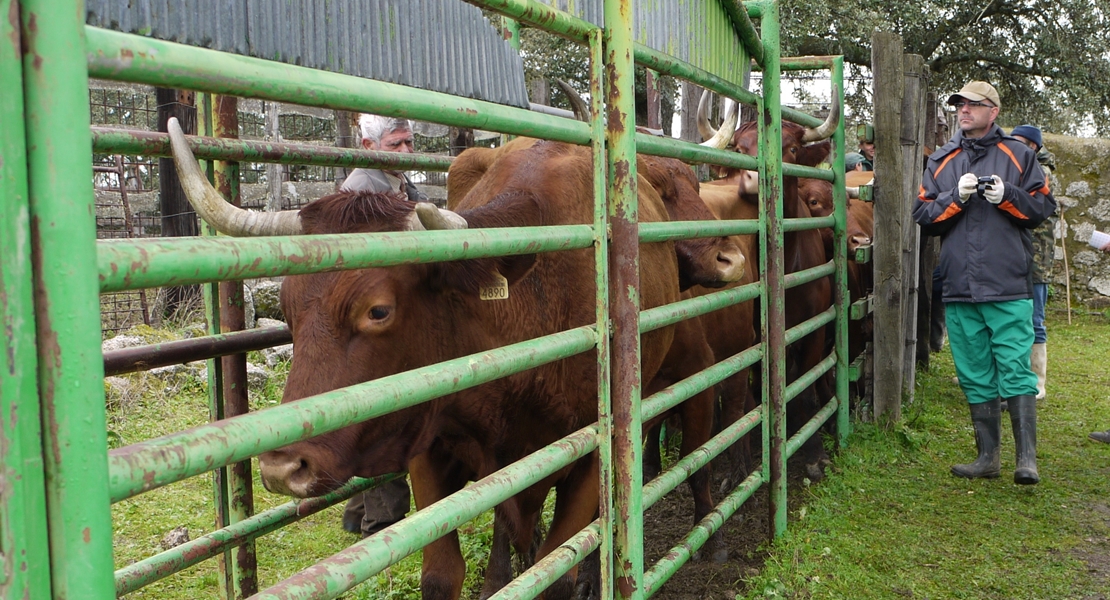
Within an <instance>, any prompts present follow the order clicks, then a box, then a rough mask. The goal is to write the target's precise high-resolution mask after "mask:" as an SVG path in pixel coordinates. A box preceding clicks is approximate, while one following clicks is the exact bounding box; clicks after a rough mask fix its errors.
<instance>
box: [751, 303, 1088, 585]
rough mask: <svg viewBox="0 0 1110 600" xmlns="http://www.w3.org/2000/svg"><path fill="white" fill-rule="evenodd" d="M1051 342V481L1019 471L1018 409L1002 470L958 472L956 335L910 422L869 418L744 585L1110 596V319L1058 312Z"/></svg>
mask: <svg viewBox="0 0 1110 600" xmlns="http://www.w3.org/2000/svg"><path fill="white" fill-rule="evenodd" d="M1048 349H1049V363H1048V364H1049V377H1048V394H1047V398H1046V399H1045V400H1043V401H1041V402H1040V403H1039V404H1038V424H1037V425H1038V426H1037V434H1038V438H1039V439H1038V448H1037V456H1038V467H1039V471H1040V474H1041V483H1040V484H1039V485H1036V486H1018V485H1015V484H1014V483H1013V480H1012V472H1013V468H1014V453H1013V436H1012V435H1011V433H1010V428H1009V427H1008V426H1007V423H1006V421H1008V419H1007V418H1006V415H1005V414H1004V415H1003V437H1002V440H1003V441H1002V471H1003V476H1002V478H1000V479H995V480H975V481H968V480H963V479H958V478H955V477H952V476H951V475H949V473H948V467H949V466H950V465H951V464H954V463H958V462H968V461H970V460H971V459H972V458H974V455H975V454H974V452H975V450H974V448H975V444H974V437H973V433H972V429H971V423H970V418H969V415H968V409H967V405H966V403H965V401H964V398H963V395H962V394H961V392H960V390H959V388H958V386H957V385H956V384H955V383H953V381H952V378H953V376H954V375H955V369H954V366H953V365H952V358H951V354H950V353H949V352H948V351H947V349H946V350H945V351H943V352H942V353H940V354H934V355H933V361H932V363H933V364H932V365H931V369H930V371H929V372H919V373H918V387H917V390H916V399H915V401H914V403H913V404H912V405H910V406H907V407H906V408H905V411H904V415H903V416H904V422H903V423H902V424H901V425H900V426H898V427H896V428H894V429H893V430H892V431H883V430H880V429H878V428H876V427H875V426H872V425H859V426H857V428H856V431H855V432H854V434H853V435H852V436H851V438H850V440H849V446H848V447H847V448H845V449H843V450H841V451H840V452H839V453H838V454H837V455H836V456H835V458H834V461H833V462H834V466H833V468H832V471H833V476H831V477H829V478H827V479H826V481H825V482H824V483H822V484H821V485H818V486H812V487H810V488H808V489H807V490H806V491H804V492H803V493H804V494H806V498H804V499H803V507H802V508H800V509H798V510H796V511H795V512H794V513H793V514H792V515H791V524H790V531H789V533H788V534H787V535H786V536H785V537H784V538H783V539H781V540H779V541H778V542H776V543H775V544H773V545H772V547H771V550H770V555H769V557H768V558H767V559H766V562H765V565H764V568H763V570H762V571H761V573H760V575H759V576H757V577H755V578H753V579H752V580H751V581H749V582H748V585H747V592H745V594H743V595H741V596H740V597H742V598H750V599H755V598H845V599H853V600H864V599H886V598H891V599H901V598H919V599H925V598H968V599H972V598H974V599H984V600H985V599H998V600H1003V599H1005V600H1019V599H1083V600H1094V599H1105V598H1107V596H1106V594H1107V593H1108V590H1110V540H1108V537H1110V508H1108V503H1110V496H1108V494H1107V492H1108V491H1110V445H1106V444H1100V443H1097V442H1093V441H1090V440H1088V439H1087V434H1088V433H1089V432H1091V431H1095V430H1098V429H1107V428H1110V374H1108V373H1107V369H1106V367H1105V364H1106V354H1107V351H1108V350H1110V324H1108V323H1107V322H1106V321H1105V320H1104V319H1103V318H1102V317H1101V316H1089V315H1084V316H1080V317H1076V318H1075V319H1074V321H1073V323H1072V324H1071V325H1068V323H1067V319H1066V317H1065V315H1063V314H1061V313H1057V312H1052V313H1050V315H1049V344H1048Z"/></svg>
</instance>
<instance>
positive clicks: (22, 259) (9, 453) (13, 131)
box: [0, 0, 50, 598]
mask: <svg viewBox="0 0 1110 600" xmlns="http://www.w3.org/2000/svg"><path fill="white" fill-rule="evenodd" d="M12 10H18V5H17V4H16V3H15V2H14V0H0V14H4V15H7V14H10V11H12ZM18 27H19V22H18V21H15V22H13V21H12V20H11V19H4V20H3V21H0V39H3V40H11V41H12V42H13V43H6V44H0V81H5V82H8V93H7V95H6V96H5V97H4V102H2V103H0V331H3V332H4V333H3V336H2V337H0V481H3V482H7V483H6V484H5V485H4V490H3V491H2V492H0V598H49V597H50V547H49V546H48V544H47V528H46V495H45V488H44V485H45V483H44V480H43V477H44V475H43V461H42V429H41V421H40V420H39V414H40V413H39V388H38V359H37V357H36V356H35V305H34V294H33V292H32V290H33V279H32V269H31V218H30V208H29V206H28V197H27V146H26V144H27V138H26V135H25V133H26V130H25V129H24V123H23V118H24V115H23V96H22V94H21V93H20V92H21V90H22V87H23V67H22V64H21V61H22V59H23V52H22V47H21V44H20V32H19V30H18V29H17V28H18Z"/></svg>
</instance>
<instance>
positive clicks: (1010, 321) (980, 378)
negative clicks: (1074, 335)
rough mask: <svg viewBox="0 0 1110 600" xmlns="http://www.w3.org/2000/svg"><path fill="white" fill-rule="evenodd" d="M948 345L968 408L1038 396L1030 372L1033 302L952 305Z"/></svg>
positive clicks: (948, 307) (948, 314)
mask: <svg viewBox="0 0 1110 600" xmlns="http://www.w3.org/2000/svg"><path fill="white" fill-rule="evenodd" d="M945 321H946V324H947V325H948V342H949V344H950V346H951V348H952V360H953V362H955V363H956V375H958V376H959V378H960V387H961V388H963V391H964V395H966V396H967V402H968V404H981V403H983V402H990V401H991V400H993V399H995V398H1002V399H1006V398H1014V397H1017V396H1036V395H1037V375H1036V374H1035V373H1033V370H1032V369H1031V368H1030V366H1029V352H1030V350H1032V348H1033V300H1031V299H1030V300H1007V301H1005V302H977V303H972V302H949V303H947V304H945Z"/></svg>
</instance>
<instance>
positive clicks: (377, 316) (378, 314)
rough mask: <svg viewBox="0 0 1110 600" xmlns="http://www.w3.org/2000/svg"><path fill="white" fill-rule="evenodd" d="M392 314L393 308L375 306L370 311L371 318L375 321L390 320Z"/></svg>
mask: <svg viewBox="0 0 1110 600" xmlns="http://www.w3.org/2000/svg"><path fill="white" fill-rule="evenodd" d="M392 312H393V307H392V306H375V307H373V308H371V309H370V318H371V319H374V320H375V321H382V320H385V319H388V318H389V315H390V314H391V313H392Z"/></svg>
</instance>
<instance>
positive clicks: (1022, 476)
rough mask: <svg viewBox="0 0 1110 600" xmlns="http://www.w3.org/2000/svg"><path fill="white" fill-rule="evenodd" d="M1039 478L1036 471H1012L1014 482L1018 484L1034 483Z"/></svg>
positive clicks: (1038, 481)
mask: <svg viewBox="0 0 1110 600" xmlns="http://www.w3.org/2000/svg"><path fill="white" fill-rule="evenodd" d="M1040 482H1041V478H1040V476H1039V475H1037V474H1036V473H1014V483H1016V484H1018V485H1036V484H1038V483H1040Z"/></svg>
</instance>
